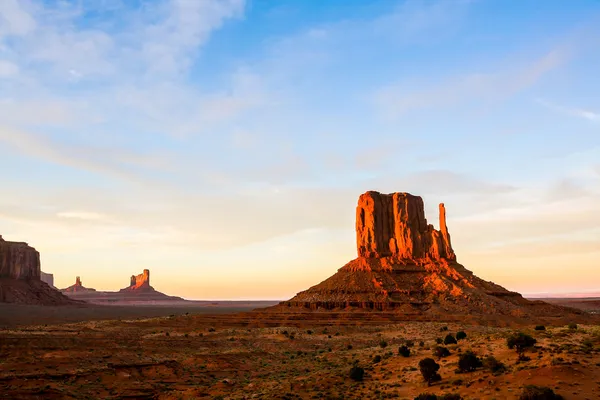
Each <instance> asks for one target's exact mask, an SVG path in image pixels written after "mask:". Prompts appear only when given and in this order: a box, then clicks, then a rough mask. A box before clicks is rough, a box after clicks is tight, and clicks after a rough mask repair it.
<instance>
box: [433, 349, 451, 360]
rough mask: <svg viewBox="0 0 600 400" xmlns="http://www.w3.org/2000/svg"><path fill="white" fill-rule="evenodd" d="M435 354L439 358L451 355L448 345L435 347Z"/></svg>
mask: <svg viewBox="0 0 600 400" xmlns="http://www.w3.org/2000/svg"><path fill="white" fill-rule="evenodd" d="M433 355H434V356H436V357H438V358H444V357H448V356H449V355H450V350H448V349H447V348H446V347H442V346H436V347H435V349H433Z"/></svg>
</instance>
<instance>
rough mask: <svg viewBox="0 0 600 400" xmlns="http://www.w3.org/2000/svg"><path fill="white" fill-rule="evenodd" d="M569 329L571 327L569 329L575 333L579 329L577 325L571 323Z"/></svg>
mask: <svg viewBox="0 0 600 400" xmlns="http://www.w3.org/2000/svg"><path fill="white" fill-rule="evenodd" d="M568 327H569V329H571V330H573V331H574V330H575V329H577V324H573V323H571V324H569V325H568Z"/></svg>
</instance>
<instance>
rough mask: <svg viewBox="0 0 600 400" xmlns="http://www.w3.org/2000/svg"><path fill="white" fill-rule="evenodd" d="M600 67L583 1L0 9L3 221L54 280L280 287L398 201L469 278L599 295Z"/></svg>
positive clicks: (79, 4) (214, 2) (261, 292)
mask: <svg viewBox="0 0 600 400" xmlns="http://www.w3.org/2000/svg"><path fill="white" fill-rule="evenodd" d="M598 71H600V2H599V1H597V0H578V1H571V2H565V1H562V0H548V1H544V2H540V1H534V0H524V1H519V2H506V1H502V0H473V1H467V0H457V1H453V0H438V1H428V0H420V1H417V0H407V1H392V0H379V1H369V2H365V1H362V0H344V1H334V0H332V1H320V0H305V1H293V0H287V1H286V0H282V1H268V0H246V1H244V0H153V1H150V0H131V1H129V0H127V1H126V0H94V1H92V0H35V1H34V0H2V1H0V171H2V180H1V182H2V184H1V185H0V234H1V235H3V236H4V238H5V239H6V240H14V241H26V242H28V243H29V244H30V245H32V246H34V247H35V248H36V249H37V250H38V251H40V253H41V257H42V270H43V271H45V272H49V273H53V274H54V279H55V285H56V286H57V287H59V288H63V287H67V286H69V285H71V284H73V283H74V281H75V276H81V279H82V282H83V285H84V286H86V287H93V288H95V289H98V290H118V289H120V288H123V287H126V286H128V285H129V277H130V276H131V275H133V274H139V273H141V272H142V270H143V269H144V268H148V269H150V271H151V284H152V285H153V286H154V287H155V288H156V289H157V290H160V291H162V292H165V293H168V294H172V295H179V296H183V297H185V298H189V299H286V298H290V297H292V296H293V295H295V294H296V293H297V292H299V291H301V290H304V289H306V288H308V287H310V286H312V285H314V284H317V283H319V282H321V281H322V280H324V279H326V278H327V277H329V276H330V275H332V274H333V273H335V272H336V271H337V270H338V269H339V268H340V267H342V266H343V265H344V264H345V263H347V262H348V261H350V260H351V259H353V258H355V257H356V244H355V243H356V239H355V233H354V217H355V207H356V202H357V199H358V196H359V195H360V194H361V193H363V192H365V191H367V190H378V191H381V192H385V193H390V192H397V191H400V192H410V193H412V194H416V195H420V196H422V197H423V198H424V201H425V204H426V214H427V217H428V219H429V221H430V223H433V224H434V225H435V226H436V227H437V220H438V215H437V204H438V203H440V202H444V203H445V205H446V209H447V222H448V229H449V231H450V233H451V235H452V240H453V247H454V249H455V252H456V253H457V256H458V260H459V262H461V263H462V264H463V265H465V266H466V267H467V268H468V269H469V270H471V271H473V272H474V273H475V274H476V275H478V276H479V277H481V278H483V279H485V280H491V281H494V282H496V283H498V284H500V285H503V286H505V287H507V288H508V289H510V290H515V291H519V292H522V293H527V294H532V293H566V292H588V291H600V96H598V93H600V78H599V76H600V75H599V72H598Z"/></svg>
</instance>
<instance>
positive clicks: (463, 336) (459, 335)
mask: <svg viewBox="0 0 600 400" xmlns="http://www.w3.org/2000/svg"><path fill="white" fill-rule="evenodd" d="M466 338H467V334H466V333H465V332H463V331H460V332H456V340H463V339H466Z"/></svg>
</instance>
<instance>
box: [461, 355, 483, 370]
mask: <svg viewBox="0 0 600 400" xmlns="http://www.w3.org/2000/svg"><path fill="white" fill-rule="evenodd" d="M482 366H483V363H482V362H481V359H480V358H479V357H477V355H476V354H475V353H473V352H472V351H471V350H468V351H465V352H464V353H462V354H461V355H460V357H459V358H458V370H459V371H460V372H473V371H475V370H476V369H477V368H479V367H482Z"/></svg>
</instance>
